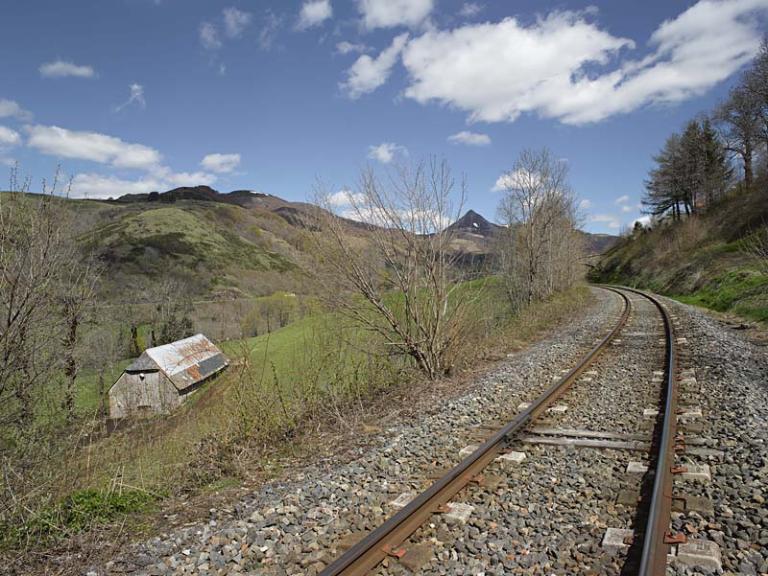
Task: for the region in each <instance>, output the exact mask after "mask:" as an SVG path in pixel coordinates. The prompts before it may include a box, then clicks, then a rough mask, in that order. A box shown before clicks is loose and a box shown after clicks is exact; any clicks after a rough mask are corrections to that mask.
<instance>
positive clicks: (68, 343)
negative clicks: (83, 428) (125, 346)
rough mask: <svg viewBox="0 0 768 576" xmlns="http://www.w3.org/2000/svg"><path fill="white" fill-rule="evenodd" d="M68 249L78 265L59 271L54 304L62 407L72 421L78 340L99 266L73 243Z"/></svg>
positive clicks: (79, 357) (88, 312)
mask: <svg viewBox="0 0 768 576" xmlns="http://www.w3.org/2000/svg"><path fill="white" fill-rule="evenodd" d="M68 250H71V251H73V253H72V254H71V258H72V261H73V262H77V265H76V266H74V267H72V268H69V269H67V270H64V271H62V275H61V283H60V286H59V290H58V293H57V294H56V296H55V300H54V304H55V305H57V306H58V308H59V314H60V317H61V320H62V322H63V328H64V335H63V337H62V342H61V344H62V352H63V361H64V368H63V372H64V378H65V382H66V384H65V388H64V403H63V407H64V411H65V413H66V416H67V421H68V422H70V423H72V422H73V421H74V419H75V384H76V381H77V376H78V374H79V373H80V367H81V364H82V350H81V348H80V343H81V340H82V336H83V335H82V331H83V324H85V323H86V322H87V321H88V320H89V318H90V316H91V315H92V312H93V310H94V308H93V305H94V300H95V294H96V283H97V282H98V280H99V277H100V266H99V263H98V262H97V261H96V260H94V259H93V258H90V257H88V258H82V259H80V258H78V256H77V254H76V253H75V252H74V251H75V250H76V248H75V247H74V246H70V247H69V248H68Z"/></svg>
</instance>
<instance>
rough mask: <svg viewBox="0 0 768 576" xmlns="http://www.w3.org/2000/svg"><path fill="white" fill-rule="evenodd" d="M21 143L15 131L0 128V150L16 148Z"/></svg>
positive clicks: (3, 127)
mask: <svg viewBox="0 0 768 576" xmlns="http://www.w3.org/2000/svg"><path fill="white" fill-rule="evenodd" d="M20 142H21V136H20V135H19V133H18V132H16V130H11V129H10V128H6V127H5V126H0V148H5V147H8V148H10V147H11V146H17V145H18V144H19V143H20Z"/></svg>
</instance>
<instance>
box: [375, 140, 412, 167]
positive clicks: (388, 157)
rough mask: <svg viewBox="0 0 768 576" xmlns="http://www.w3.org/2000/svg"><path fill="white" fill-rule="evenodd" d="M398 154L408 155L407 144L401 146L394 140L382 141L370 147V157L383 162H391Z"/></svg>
mask: <svg viewBox="0 0 768 576" xmlns="http://www.w3.org/2000/svg"><path fill="white" fill-rule="evenodd" d="M397 154H402V155H404V156H407V155H408V150H407V149H406V148H405V146H400V145H399V144H395V143H393V142H382V143H381V144H379V145H378V146H370V147H369V148H368V158H370V159H371V160H378V161H379V162H381V163H382V164H389V163H390V162H392V160H394V159H395V156H396V155H397Z"/></svg>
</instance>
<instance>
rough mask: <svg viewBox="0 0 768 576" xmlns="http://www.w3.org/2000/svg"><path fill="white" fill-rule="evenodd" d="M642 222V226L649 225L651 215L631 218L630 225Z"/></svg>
mask: <svg viewBox="0 0 768 576" xmlns="http://www.w3.org/2000/svg"><path fill="white" fill-rule="evenodd" d="M638 222H639V223H640V224H642V225H643V226H650V224H651V217H650V216H640V218H635V219H634V220H632V226H634V225H635V224H637V223H638Z"/></svg>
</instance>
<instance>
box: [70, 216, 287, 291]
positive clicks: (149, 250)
mask: <svg viewBox="0 0 768 576" xmlns="http://www.w3.org/2000/svg"><path fill="white" fill-rule="evenodd" d="M73 206H74V207H76V208H75V209H76V210H77V211H78V212H79V211H80V210H81V207H80V206H79V205H77V204H74V205H73ZM88 209H89V210H91V211H94V209H93V208H92V207H89V208H88ZM260 216H261V214H260V213H259V212H258V211H253V210H247V209H245V208H241V207H239V206H230V205H221V204H212V203H201V202H189V201H184V202H178V203H175V204H173V205H170V206H169V205H158V204H138V205H130V206H127V207H126V206H117V207H112V206H110V207H109V208H108V209H102V210H101V211H95V214H94V216H92V221H93V225H92V226H91V227H90V228H88V229H87V230H85V231H83V232H82V233H81V239H82V241H83V243H84V245H85V246H86V247H88V248H90V249H93V250H94V251H95V252H96V253H97V254H98V255H99V256H100V258H101V259H102V260H103V261H105V262H106V263H107V270H106V279H107V281H108V282H109V283H110V284H111V286H110V287H111V289H112V291H115V292H121V291H122V292H123V293H130V290H131V288H132V287H134V286H136V285H137V284H138V285H141V283H142V281H144V280H145V279H147V278H150V279H151V278H153V277H157V276H160V275H162V274H163V273H165V272H167V271H169V270H176V271H178V272H180V273H184V274H187V275H189V274H192V275H194V276H195V277H196V278H197V279H198V280H199V285H198V286H196V291H197V292H198V293H206V292H208V291H209V290H211V289H214V288H217V289H219V290H221V289H239V288H246V290H247V287H245V286H242V284H241V283H240V282H238V278H239V277H240V276H243V277H245V276H247V273H248V272H251V273H253V272H256V273H258V272H266V271H273V272H276V273H285V272H290V271H292V270H294V269H295V268H296V266H295V263H294V262H293V259H292V258H291V250H290V247H289V246H286V245H285V242H283V241H281V240H280V239H279V238H276V237H275V235H274V234H271V233H265V232H264V231H263V230H262V229H261V228H260V227H259V225H258V221H259V218H260ZM285 228H287V224H286V225H285V226H283V229H285Z"/></svg>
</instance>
